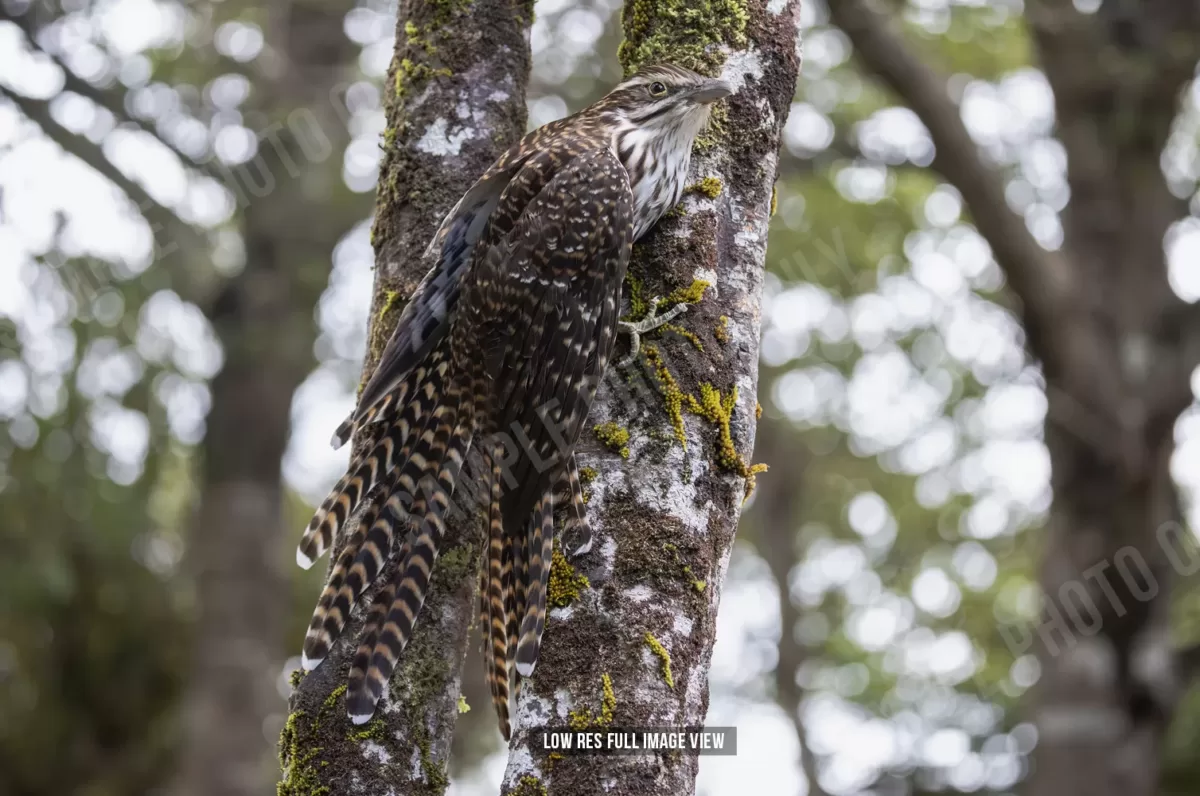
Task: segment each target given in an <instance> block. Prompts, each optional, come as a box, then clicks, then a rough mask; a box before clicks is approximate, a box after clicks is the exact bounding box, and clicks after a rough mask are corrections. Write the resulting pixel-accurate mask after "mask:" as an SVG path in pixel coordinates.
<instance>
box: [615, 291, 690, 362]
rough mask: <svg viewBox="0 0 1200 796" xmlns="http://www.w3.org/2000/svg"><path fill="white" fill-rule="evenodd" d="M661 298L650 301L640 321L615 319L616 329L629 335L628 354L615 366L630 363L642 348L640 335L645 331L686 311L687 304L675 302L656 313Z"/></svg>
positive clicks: (668, 321) (655, 327)
mask: <svg viewBox="0 0 1200 796" xmlns="http://www.w3.org/2000/svg"><path fill="white" fill-rule="evenodd" d="M660 300H661V299H658V298H655V299H652V300H651V301H650V304H649V309H647V311H646V317H644V318H642V319H641V320H640V321H617V329H618V331H622V332H625V333H627V334H628V335H629V356H627V357H625V358H624V359H622V360H621V361H620V362H618V363H617V367H619V368H623V367H625V366H626V365H628V364H630V363H632V362H633V361H634V360H635V359H637V356H638V354H639V353H641V350H642V335H644V334H646V333H647V332H652V331H654V330H655V329H657V328H658V327H660V326H662V325H663V324H667V323H670V322H671V321H673V320H675V319H676V318H678V317H679V316H680V315H682V314H683V313H685V312H687V308H688V305H687V304H684V303H679V304H676V305H675V306H674V307H672V308H671V309H669V310H667V311H666V312H664V313H663V314H662V315H659V314H658V302H659V301H660Z"/></svg>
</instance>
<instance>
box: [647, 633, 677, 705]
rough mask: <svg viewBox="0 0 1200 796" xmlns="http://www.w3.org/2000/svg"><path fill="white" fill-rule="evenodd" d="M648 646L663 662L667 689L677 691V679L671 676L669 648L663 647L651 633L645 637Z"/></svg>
mask: <svg viewBox="0 0 1200 796" xmlns="http://www.w3.org/2000/svg"><path fill="white" fill-rule="evenodd" d="M644 638H645V639H646V644H648V645H649V646H650V651H651V652H653V653H654V654H655V655H657V656H658V658H659V660H661V661H662V674H663V680H665V681H666V683H667V688H670V689H671V690H672V691H674V690H675V678H674V676H672V674H671V653H669V652H667V648H666V647H664V646H663V645H662V642H661V641H659V640H658V639H656V638H655V637H654V635H653V634H652V633H650V632H647V633H646V635H645V636H644Z"/></svg>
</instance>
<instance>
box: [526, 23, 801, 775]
mask: <svg viewBox="0 0 1200 796" xmlns="http://www.w3.org/2000/svg"><path fill="white" fill-rule="evenodd" d="M799 7H800V4H799V2H798V0H784V1H782V2H781V1H780V0H771V2H766V1H765V0H748V1H747V2H738V0H731V1H729V2H714V3H711V4H708V3H706V4H701V5H700V6H695V5H694V4H689V3H686V2H682V1H675V0H666V1H665V2H648V1H644V0H634V1H633V2H630V3H627V4H626V7H625V11H624V16H623V24H624V30H625V35H626V40H625V42H624V43H623V44H622V45H621V50H620V55H621V60H622V64H623V66H624V67H625V68H626V70H627V71H628V70H632V69H634V68H636V67H637V66H639V65H641V64H643V63H647V62H652V61H672V62H675V63H680V64H683V65H685V66H691V67H695V68H697V69H699V70H701V71H704V72H706V73H709V74H723V75H724V76H725V77H726V79H728V80H730V81H731V82H732V83H734V85H735V86H737V87H738V92H737V94H736V95H735V96H733V97H732V98H730V100H728V101H727V102H726V103H723V106H726V107H723V108H721V109H719V110H718V114H717V115H716V117H715V119H714V125H713V127H712V128H711V130H710V132H709V133H708V134H707V135H706V136H704V137H703V138H702V139H701V141H700V142H699V144H698V146H697V152H696V156H695V158H694V159H693V165H692V174H691V182H692V187H691V189H690V190H689V192H688V194H687V195H686V196H685V198H684V200H683V202H682V205H681V208H680V209H679V210H677V211H674V212H672V214H671V215H670V217H668V218H666V219H664V220H663V221H662V222H661V223H660V224H659V225H658V226H657V228H656V229H655V230H653V231H651V232H650V233H649V234H648V235H647V236H646V237H645V238H644V239H643V240H642V241H641V242H640V243H639V244H638V245H637V246H636V247H635V249H634V258H633V262H632V263H631V266H630V277H629V280H628V284H627V290H626V295H627V296H628V297H629V298H630V310H629V311H630V314H632V315H634V316H637V315H641V314H643V313H644V312H645V310H646V306H647V303H648V302H649V301H650V300H652V299H653V298H655V297H663V298H665V299H667V301H665V302H664V304H667V303H673V302H675V301H678V300H684V301H687V302H689V303H690V304H691V306H690V308H689V311H688V312H687V314H685V315H684V316H682V319H681V320H680V321H678V322H677V323H676V325H675V326H674V327H673V328H670V329H666V330H665V331H660V332H656V333H655V334H653V335H651V336H649V338H648V339H646V340H644V341H643V356H642V357H641V358H640V359H639V361H638V362H637V363H635V364H634V365H631V366H629V367H626V368H618V367H613V368H611V369H610V372H609V373H608V375H607V376H606V379H605V383H604V384H603V386H602V388H601V392H600V394H599V395H598V396H597V400H596V404H595V406H594V407H593V409H592V415H591V417H590V418H589V420H588V425H589V427H591V428H590V429H589V430H588V431H585V434H584V436H583V437H582V438H581V441H580V447H579V448H578V453H579V456H580V464H581V467H583V468H584V470H583V476H584V478H585V480H587V479H588V478H589V476H591V480H590V483H589V484H588V486H587V489H588V491H589V492H590V496H589V498H588V514H589V518H590V520H591V522H592V523H593V525H594V528H595V533H596V543H595V545H594V546H593V548H592V551H591V552H590V553H588V554H587V555H586V556H585V557H583V558H582V559H580V560H579V561H576V562H572V563H573V564H574V565H575V567H576V568H577V570H578V572H577V573H572V572H570V571H569V570H568V569H567V566H570V565H568V564H566V563H565V560H564V559H562V558H561V557H558V556H556V567H555V572H554V573H553V575H552V583H551V594H550V597H551V602H552V603H554V604H555V605H556V606H557V607H555V608H554V609H553V610H552V613H551V617H550V620H549V624H548V627H547V630H546V636H545V639H544V646H543V650H542V654H541V658H540V660H539V663H538V668H537V671H536V672H535V674H534V676H533V677H532V678H531V679H530V680H529V681H527V682H525V683H523V684H522V689H521V694H520V698H519V702H518V708H517V719H516V722H515V729H514V737H513V741H512V744H511V754H510V757H509V763H508V769H507V771H506V774H505V778H504V793H507V794H521V796H533V795H534V794H541V793H550V794H570V796H586V794H599V793H605V794H628V795H629V796H634V795H635V794H636V796H646V795H647V794H672V796H679V795H680V794H688V793H692V792H693V790H694V787H695V779H696V772H697V767H698V760H697V758H695V757H689V756H682V757H681V756H678V755H666V754H664V755H642V756H620V757H617V756H613V757H573V756H566V757H557V756H556V757H555V758H554V759H550V758H549V757H548V756H546V755H545V754H543V753H542V752H541V751H540V744H539V737H540V733H541V729H542V728H544V727H547V726H549V727H559V728H566V727H576V728H579V727H582V726H585V725H592V726H594V725H597V724H599V725H608V726H613V727H618V726H621V727H637V726H673V727H680V728H682V727H687V726H697V725H702V724H704V721H705V716H706V713H707V709H708V667H709V661H710V658H711V654H712V647H713V642H714V641H715V631H716V615H717V605H718V600H719V598H720V593H721V582H722V579H723V577H724V574H725V569H726V566H727V565H728V561H729V554H730V551H731V549H732V546H733V539H734V532H735V530H736V528H737V524H738V518H739V514H740V510H741V505H742V502H743V500H744V498H745V496H746V494H747V492H748V490H749V489H750V488H752V481H753V475H754V474H753V470H752V468H751V467H750V465H749V461H750V456H751V451H752V449H753V442H754V429H755V422H756V417H757V402H756V400H755V396H756V389H757V375H758V346H759V324H760V317H759V312H760V297H761V288H762V275H763V267H764V261H765V255H766V244H767V226H768V222H769V219H770V215H771V210H772V196H773V190H774V181H775V177H776V170H777V165H778V147H779V137H780V131H781V129H782V127H783V124H784V121H785V120H786V118H787V113H788V110H789V108H790V104H791V101H792V97H793V94H794V91H795V84H796V76H797V71H798V68H799V57H798V51H797V35H798V27H797V22H798V14H799ZM685 10H687V13H683V12H684V11H685ZM706 13H707V15H708V16H707V18H705V14H706ZM618 354H619V355H620V352H618ZM763 477H770V476H763ZM578 575H582V576H586V577H587V578H588V580H589V582H590V586H588V587H587V588H583V587H582V583H581V582H580V581H579V580H578V577H577V576H578Z"/></svg>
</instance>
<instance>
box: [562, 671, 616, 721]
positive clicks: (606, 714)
mask: <svg viewBox="0 0 1200 796" xmlns="http://www.w3.org/2000/svg"><path fill="white" fill-rule="evenodd" d="M616 710H617V696H616V694H615V693H613V686H612V678H611V677H609V676H608V672H605V673H603V674H601V675H600V715H599V716H593V715H592V711H591V708H581V709H580V710H572V711H570V712H569V713H568V714H567V726H568V727H570V728H571V729H572V730H586V729H587V728H588V727H593V726H595V727H607V726H609V725H610V724H612V721H613V716H614V715H615V714H616Z"/></svg>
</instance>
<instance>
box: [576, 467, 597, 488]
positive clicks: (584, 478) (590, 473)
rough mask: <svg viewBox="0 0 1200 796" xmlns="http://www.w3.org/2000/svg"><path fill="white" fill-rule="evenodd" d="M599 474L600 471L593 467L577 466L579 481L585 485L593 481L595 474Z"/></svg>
mask: <svg viewBox="0 0 1200 796" xmlns="http://www.w3.org/2000/svg"><path fill="white" fill-rule="evenodd" d="M599 475H600V473H599V471H597V470H596V468H595V467H580V468H579V483H580V484H582V485H583V486H587V485H588V484H590V483H592V482H593V481H595V480H596V478H597V476H599Z"/></svg>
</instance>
